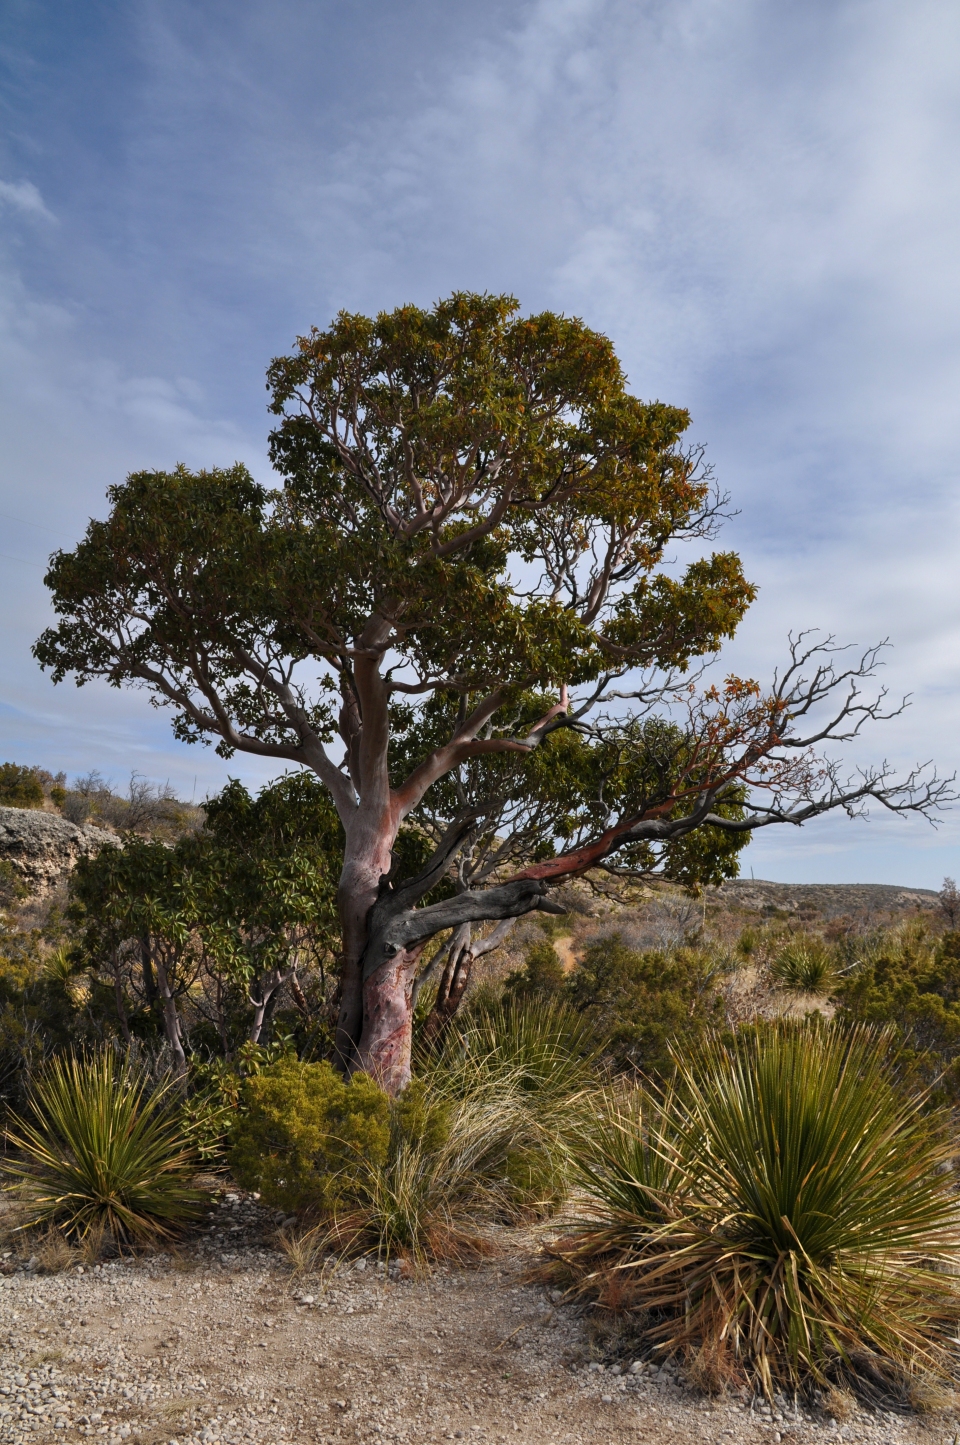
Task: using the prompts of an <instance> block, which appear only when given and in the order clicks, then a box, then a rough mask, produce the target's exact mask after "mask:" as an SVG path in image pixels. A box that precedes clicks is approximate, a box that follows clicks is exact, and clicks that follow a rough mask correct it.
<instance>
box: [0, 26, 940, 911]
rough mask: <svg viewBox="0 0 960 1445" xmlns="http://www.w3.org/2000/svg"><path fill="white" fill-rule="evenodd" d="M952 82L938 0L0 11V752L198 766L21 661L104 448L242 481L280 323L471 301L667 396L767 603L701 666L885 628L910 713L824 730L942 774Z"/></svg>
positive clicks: (728, 536)
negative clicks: (539, 325) (585, 345)
mask: <svg viewBox="0 0 960 1445" xmlns="http://www.w3.org/2000/svg"><path fill="white" fill-rule="evenodd" d="M958 75H960V11H958V10H957V7H956V6H955V5H953V4H950V3H947V0H936V3H933V0H930V3H928V0H912V3H911V4H910V5H909V6H905V5H903V4H902V3H900V0H889V3H888V0H868V3H847V0H829V3H819V0H798V3H792V0H766V3H760V0H754V3H750V0H661V3H643V0H538V3H526V4H524V3H517V0H515V3H512V4H506V3H496V0H484V3H483V4H480V3H477V0H472V3H467V0H442V3H441V0H392V3H389V4H388V3H383V0H379V3H374V0H355V3H354V4H352V5H349V6H347V5H343V4H342V3H337V4H334V3H327V0H309V3H308V0H271V3H270V4H265V3H262V0H260V3H250V0H230V3H226V0H222V3H220V0H189V3H180V0H125V3H123V4H120V3H102V0H101V3H98V0H87V3H86V4H85V5H83V6H79V5H76V4H71V3H65V0H60V3H43V0H7V3H6V4H5V6H4V7H3V10H2V15H0V119H2V138H0V375H2V384H0V433H2V436H3V446H2V449H0V554H2V556H0V605H2V615H3V619H4V624H5V625H4V627H3V629H2V631H0V753H2V754H3V756H4V757H7V758H12V759H16V760H17V761H22V762H37V763H40V764H42V765H44V766H47V767H50V768H51V769H54V770H56V769H59V768H64V769H66V770H67V771H68V772H69V773H70V774H74V773H77V772H81V771H86V770H87V769H89V768H90V767H98V768H99V769H100V770H101V772H103V773H105V774H107V775H108V776H111V777H112V778H113V779H114V780H115V782H117V783H119V784H122V783H123V782H124V781H125V779H126V776H127V774H128V773H129V770H130V769H131V767H136V768H137V769H139V770H140V771H141V772H143V773H145V774H147V775H148V776H149V777H152V778H154V779H157V780H163V779H165V778H169V779H170V780H171V781H172V782H173V783H174V784H175V785H176V786H177V787H178V788H180V789H181V790H183V791H185V792H186V793H187V794H188V795H189V794H190V793H191V792H193V791H194V790H195V791H196V794H197V796H203V795H204V794H205V793H207V792H208V791H211V790H213V789H215V788H217V787H219V786H220V784H221V783H222V782H223V781H224V779H225V776H226V773H227V766H226V765H224V764H223V763H221V762H220V761H219V760H218V759H217V758H216V757H215V756H214V755H213V753H212V752H211V751H210V750H202V749H197V748H186V747H179V746H177V745H176V744H175V743H174V742H173V740H172V738H171V737H170V735H169V730H168V724H167V722H166V718H165V716H164V715H163V714H162V713H157V712H155V711H154V710H152V709H151V708H150V706H149V704H148V701H147V699H146V697H145V696H143V695H142V694H136V693H130V692H116V691H112V690H110V689H107V688H98V687H88V688H85V689H82V690H81V691H79V692H78V691H77V690H76V689H75V688H74V687H73V686H72V684H63V685H61V686H60V687H58V688H53V687H52V686H51V685H50V683H49V681H48V680H47V679H46V678H45V677H44V676H43V675H42V674H40V673H39V672H38V670H37V669H36V667H35V665H34V663H33V662H32V659H31V657H30V651H29V649H30V643H31V642H32V640H33V638H34V637H35V636H36V635H37V633H38V632H39V631H40V629H41V628H42V627H43V626H44V624H45V622H46V620H47V617H48V607H47V602H46V596H45V591H44V588H43V584H42V574H43V563H44V559H45V557H46V556H47V554H48V553H49V552H50V551H51V550H52V549H53V548H55V547H57V546H60V545H65V546H69V545H70V544H71V543H72V542H74V541H75V540H76V539H77V538H78V537H79V535H80V533H81V532H82V529H83V527H84V525H85V523H86V520H87V518H88V517H89V516H91V515H96V514H102V512H103V510H104V503H103V494H104V491H105V489H106V487H107V486H108V485H109V484H110V483H112V482H114V481H117V480H120V479H122V477H123V476H124V475H125V474H126V472H127V471H129V470H131V469H133V468H135V467H136V468H140V467H150V466H157V467H169V466H171V465H172V464H173V463H174V462H175V461H178V460H181V461H185V462H187V463H188V464H190V465H193V466H199V465H214V464H227V463H229V462H232V461H233V460H235V459H237V458H239V459H242V460H244V461H245V462H247V463H248V464H249V465H250V466H251V468H252V469H253V470H254V472H255V473H256V474H257V475H259V476H261V477H265V476H266V475H267V466H266V460H265V442H266V435H267V430H268V419H267V416H266V411H265V393H264V383H263V372H264V368H265V366H266V363H267V362H268V360H269V359H270V357H271V356H273V355H275V354H276V353H278V352H281V351H284V350H286V349H287V348H288V347H289V345H290V343H291V342H292V340H293V338H294V336H295V335H296V334H297V333H298V332H301V331H304V330H306V329H307V328H308V327H309V326H310V325H311V324H314V323H315V324H318V325H323V324H324V323H325V322H327V321H328V320H329V318H330V317H331V316H332V315H333V313H334V312H335V311H336V310H338V309H339V308H340V307H347V308H350V309H357V310H364V311H373V310H377V309H381V308H385V307H392V306H394V305H397V304H399V303H400V302H403V301H408V300H412V301H416V302H420V303H424V304H429V303H430V302H431V301H433V300H434V299H436V298H437V297H438V296H440V295H443V294H446V293H447V292H449V291H451V290H453V289H454V288H462V289H475V290H484V289H489V290H498V291H500V290H507V291H512V292H513V293H514V294H516V295H517V296H518V297H519V298H520V300H521V302H522V304H523V305H524V307H525V308H529V309H539V308H542V307H552V308H556V309H561V310H565V311H568V312H571V313H575V314H578V315H580V316H582V317H583V318H584V319H585V320H586V321H587V322H589V323H590V324H591V325H594V326H596V327H598V328H599V329H601V330H605V331H607V332H608V333H609V334H610V335H611V336H612V337H613V338H614V340H615V342H616V345H617V347H618V350H619V352H620V355H621V356H622V358H623V360H624V363H625V365H626V368H627V370H628V373H629V376H630V379H631V384H632V386H633V388H634V390H635V391H636V392H637V393H638V394H640V395H642V396H644V397H660V398H662V399H664V400H667V401H670V402H674V403H677V404H679V405H684V406H687V407H689V408H690V410H691V411H692V413H693V417H694V426H693V435H694V436H695V437H696V438H697V439H698V440H701V441H704V442H706V443H707V444H708V447H709V455H710V458H711V460H712V461H713V463H714V466H715V468H716V471H717V475H718V478H719V480H720V481H721V483H722V484H723V485H724V486H725V487H726V488H727V489H728V490H729V491H730V492H731V493H732V495H733V500H734V503H735V505H736V506H737V507H738V508H739V515H738V516H737V517H736V518H735V519H734V520H733V521H732V522H731V523H729V524H728V526H727V528H726V529H725V533H724V541H725V544H727V545H733V546H736V547H737V548H738V549H739V550H740V551H741V552H742V554H743V556H744V559H745V563H746V567H747V571H748V574H749V575H750V576H751V577H752V578H753V579H754V580H756V581H757V582H758V583H759V584H760V587H761V591H760V596H759V599H758V601H757V602H756V604H755V605H754V608H753V611H752V613H751V615H750V617H749V618H748V620H747V622H746V623H745V624H744V626H743V629H742V632H741V634H740V635H739V637H738V639H737V640H736V642H735V644H734V646H733V647H732V648H731V651H730V666H731V667H734V666H735V667H736V668H737V669H738V670H740V671H742V672H750V673H752V674H754V675H756V676H759V677H761V678H764V677H766V676H768V675H769V673H770V671H771V670H772V668H773V667H774V666H775V665H776V662H777V660H778V659H779V658H780V657H782V654H783V647H784V639H785V635H786V632H787V630H788V629H789V628H791V627H793V628H797V627H802V626H817V627H822V628H825V629H828V630H830V631H833V632H836V633H837V634H838V635H839V636H840V637H841V638H842V639H844V640H852V641H858V642H869V641H873V640H876V639H878V638H882V637H886V636H889V638H890V640H891V642H892V643H893V645H894V647H893V651H892V652H891V654H890V656H889V662H888V665H887V668H886V674H887V675H886V677H885V681H886V682H887V683H888V684H889V686H890V687H891V689H892V690H893V691H895V692H896V691H899V692H910V693H912V694H913V706H912V707H911V709H910V710H909V711H908V712H907V713H906V714H905V715H904V716H903V717H902V718H900V719H898V720H897V721H895V722H892V723H888V724H886V725H885V726H883V727H881V728H877V729H875V730H874V731H873V732H872V733H871V734H870V735H869V736H868V737H867V738H865V740H864V742H863V744H862V745H860V746H859V747H858V749H857V750H856V751H855V752H854V753H851V754H849V756H850V757H851V760H852V761H861V760H867V759H871V758H872V759H878V758H880V757H884V756H886V757H889V758H890V759H891V760H892V761H894V762H896V763H898V764H901V765H904V766H907V765H909V764H911V763H913V762H914V761H917V760H921V761H922V760H925V759H927V758H934V759H936V761H937V762H938V764H939V765H940V767H941V769H942V770H944V771H946V772H951V771H953V770H954V768H956V767H957V766H958V765H960V646H958V643H960V595H958V592H960V589H958V572H960V569H958V566H957V555H958V542H960V486H958V474H960V460H958V458H960V406H958V391H960V386H958V383H960V171H958V162H957V156H958V154H960V144H958V142H960V83H958V79H957V77H958ZM229 771H231V772H232V773H234V774H239V775H241V776H243V777H245V778H246V779H247V780H249V781H257V780H258V779H260V778H263V777H264V776H265V773H264V772H263V770H262V769H261V768H259V766H258V765H256V764H253V763H250V762H248V761H245V760H243V759H235V760H233V761H232V762H231V764H230V765H229ZM751 868H752V869H753V871H754V872H755V874H756V876H757V877H770V878H778V879H783V880H788V881H789V880H797V881H804V880H807V881H814V880H816V881H889V882H903V883H910V884H913V885H923V886H927V887H938V886H939V884H940V881H941V879H942V877H943V876H944V874H946V873H950V874H952V875H954V876H956V875H957V874H958V873H960V811H957V810H955V811H954V812H953V813H951V814H950V815H948V816H947V817H946V818H945V820H944V823H943V825H942V826H941V828H940V829H939V831H937V832H934V831H933V830H931V829H930V828H929V827H928V826H926V825H925V824H922V823H919V822H917V823H904V822H902V821H900V820H897V819H893V818H884V817H880V816H876V817H874V818H872V819H871V820H870V821H869V822H849V821H847V820H846V819H830V820H825V821H822V822H820V823H818V824H814V825H810V826H808V827H807V828H804V829H803V830H802V831H794V830H792V829H790V830H786V829H776V830H768V832H767V833H765V834H764V835H762V836H761V837H759V838H758V839H757V840H756V841H755V842H754V844H753V845H752V846H751V849H750V851H749V853H748V855H747V860H746V871H747V872H749V871H750V869H751Z"/></svg>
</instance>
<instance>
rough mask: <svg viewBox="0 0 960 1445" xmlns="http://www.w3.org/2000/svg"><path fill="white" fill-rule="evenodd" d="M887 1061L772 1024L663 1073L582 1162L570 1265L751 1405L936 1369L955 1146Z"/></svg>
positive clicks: (954, 1312)
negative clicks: (862, 1379)
mask: <svg viewBox="0 0 960 1445" xmlns="http://www.w3.org/2000/svg"><path fill="white" fill-rule="evenodd" d="M886 1053H887V1040H886V1039H885V1038H884V1037H882V1036H877V1035H875V1034H872V1033H871V1032H869V1031H865V1030H862V1029H861V1030H859V1031H854V1032H849V1031H845V1030H841V1029H838V1028H828V1027H813V1026H810V1025H800V1024H796V1025H788V1024H781V1025H779V1026H775V1027H774V1026H771V1027H768V1028H764V1029H759V1030H754V1031H752V1032H750V1033H746V1034H744V1035H741V1036H740V1038H738V1039H737V1040H736V1041H734V1042H733V1043H731V1044H729V1045H720V1044H718V1043H708V1044H706V1045H704V1046H703V1047H701V1048H699V1049H696V1050H694V1051H693V1052H692V1053H689V1054H685V1055H682V1056H681V1055H678V1057H677V1067H678V1073H679V1080H678V1084H677V1087H676V1089H675V1090H674V1091H673V1092H670V1093H668V1094H666V1095H664V1096H663V1097H662V1098H661V1100H660V1101H659V1102H658V1101H656V1100H653V1101H648V1102H647V1104H646V1106H645V1107H644V1108H643V1109H642V1110H641V1111H640V1112H638V1111H637V1110H636V1109H633V1108H630V1107H627V1108H625V1109H624V1110H622V1111H621V1112H620V1114H619V1115H616V1116H614V1117H613V1119H612V1121H611V1122H610V1124H608V1126H607V1128H606V1130H605V1131H601V1133H600V1135H599V1136H598V1137H597V1138H596V1139H595V1140H593V1141H590V1142H588V1143H585V1144H584V1145H583V1146H582V1152H581V1169H582V1175H583V1177H584V1179H585V1180H586V1182H587V1186H588V1188H589V1189H590V1191H591V1193H592V1196H593V1207H594V1212H595V1222H594V1224H593V1225H592V1226H590V1227H588V1228H587V1229H586V1230H585V1231H584V1233H583V1235H582V1237H581V1239H580V1240H579V1242H578V1243H577V1244H576V1245H575V1246H573V1247H572V1248H571V1249H570V1250H569V1253H568V1257H569V1259H570V1261H571V1262H572V1263H573V1264H574V1265H575V1266H576V1267H577V1269H578V1270H579V1271H581V1272H587V1271H589V1272H594V1273H595V1272H596V1271H597V1270H598V1267H599V1271H600V1272H599V1274H598V1275H597V1276H596V1278H597V1279H600V1278H601V1277H602V1276H605V1275H606V1274H608V1273H609V1271H611V1270H613V1271H616V1272H617V1274H618V1277H619V1278H621V1279H624V1278H625V1279H626V1280H627V1281H628V1283H629V1286H630V1289H631V1293H632V1298H631V1303H632V1305H633V1306H634V1307H635V1308H639V1309H642V1310H648V1311H650V1312H651V1316H650V1322H649V1325H648V1327H647V1337H648V1339H649V1340H652V1341H657V1342H659V1344H660V1346H661V1348H663V1349H664V1350H666V1351H667V1352H668V1353H669V1352H674V1351H685V1352H698V1353H699V1355H700V1357H703V1356H704V1355H706V1356H708V1357H710V1358H712V1359H713V1360H714V1361H715V1362H717V1365H718V1369H719V1371H720V1373H721V1375H722V1374H724V1373H726V1376H727V1378H733V1377H735V1376H736V1375H737V1374H740V1375H741V1376H746V1377H747V1378H748V1379H749V1380H751V1381H752V1382H753V1383H754V1384H755V1385H757V1386H759V1387H760V1388H761V1389H762V1390H763V1391H764V1392H765V1393H767V1394H768V1395H769V1394H771V1393H772V1392H773V1391H774V1389H776V1388H790V1389H795V1388H798V1387H803V1386H809V1385H811V1384H824V1383H825V1382H827V1381H828V1380H829V1379H830V1378H836V1377H837V1375H838V1373H841V1374H842V1373H848V1374H850V1375H856V1373H857V1371H858V1370H863V1371H864V1372H866V1373H867V1374H872V1377H873V1379H874V1381H876V1379H878V1378H882V1377H883V1375H884V1373H885V1374H886V1377H887V1379H888V1381H889V1382H890V1383H891V1384H896V1382H897V1380H898V1379H900V1378H901V1375H900V1372H909V1371H911V1370H913V1369H917V1368H919V1369H942V1368H944V1367H945V1366H946V1365H947V1362H948V1360H949V1359H950V1358H951V1357H952V1351H953V1343H952V1337H953V1335H954V1334H955V1331H956V1325H957V1320H958V1318H960V1294H958V1292H957V1290H956V1280H955V1274H956V1268H957V1264H958V1251H960V1209H958V1204H957V1198H956V1193H955V1189H954V1182H953V1174H952V1171H951V1170H949V1169H945V1165H946V1164H947V1163H948V1162H949V1161H951V1160H952V1159H953V1156H954V1153H955V1147H954V1145H953V1143H952V1141H951V1138H950V1129H949V1119H948V1117H947V1115H946V1114H944V1113H942V1112H940V1113H934V1114H932V1115H931V1114H926V1113H924V1111H923V1110H922V1109H920V1108H918V1101H917V1100H916V1099H915V1098H912V1097H909V1096H906V1095H904V1093H903V1092H902V1091H901V1090H900V1089H899V1088H898V1086H897V1084H896V1082H895V1080H894V1078H893V1076H892V1075H891V1074H890V1072H889V1070H888V1068H887V1065H886ZM593 1287H595V1285H594V1286H593Z"/></svg>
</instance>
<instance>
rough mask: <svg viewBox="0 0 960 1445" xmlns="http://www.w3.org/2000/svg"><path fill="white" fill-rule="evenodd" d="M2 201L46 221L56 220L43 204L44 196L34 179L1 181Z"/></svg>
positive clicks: (0, 194) (0, 196)
mask: <svg viewBox="0 0 960 1445" xmlns="http://www.w3.org/2000/svg"><path fill="white" fill-rule="evenodd" d="M0 202H2V203H5V204H6V205H8V206H13V208H14V210H17V211H22V212H23V213H24V214H25V215H27V216H41V217H42V218H43V220H45V221H56V216H54V215H52V214H51V212H50V211H48V210H47V208H46V206H45V205H44V204H43V197H42V196H41V194H40V192H39V191H38V190H37V188H36V186H35V185H34V184H33V182H32V181H0Z"/></svg>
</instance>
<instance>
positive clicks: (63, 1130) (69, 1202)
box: [4, 1050, 203, 1242]
mask: <svg viewBox="0 0 960 1445" xmlns="http://www.w3.org/2000/svg"><path fill="white" fill-rule="evenodd" d="M30 1104H31V1116H32V1117H30V1118H28V1119H17V1118H14V1120H13V1122H12V1127H11V1128H10V1129H9V1130H8V1131H7V1136H6V1137H7V1140H8V1142H9V1144H10V1145H12V1146H13V1148H14V1149H15V1150H16V1151H17V1156H16V1157H14V1158H13V1159H8V1160H7V1162H6V1163H5V1165H4V1173H5V1174H6V1176H7V1178H8V1181H9V1183H8V1186H7V1187H9V1188H14V1189H16V1190H17V1192H18V1193H19V1195H20V1196H21V1197H22V1198H23V1199H24V1200H25V1201H26V1203H27V1206H28V1211H29V1218H28V1221H27V1227H31V1226H34V1225H40V1224H56V1225H58V1226H59V1227H60V1228H62V1229H63V1231H64V1232H65V1233H66V1234H68V1235H70V1234H72V1235H77V1236H79V1237H80V1238H83V1237H85V1236H88V1235H91V1234H92V1235H94V1236H95V1235H97V1234H98V1233H99V1232H100V1231H102V1230H103V1229H106V1230H108V1231H109V1232H110V1233H111V1234H112V1235H113V1236H114V1238H116V1239H117V1240H129V1241H134V1242H146V1241H149V1240H151V1239H157V1238H165V1237H169V1236H171V1235H172V1234H173V1233H174V1232H175V1231H176V1230H177V1229H178V1228H180V1227H181V1226H183V1225H184V1224H186V1223H188V1222H189V1221H190V1220H192V1219H195V1218H196V1217H197V1215H198V1213H199V1206H200V1202H201V1200H202V1197H203V1196H202V1195H201V1194H199V1193H198V1192H197V1191H196V1190H195V1189H192V1188H191V1187H190V1177H191V1174H192V1173H193V1170H194V1168H195V1165H196V1154H195V1152H194V1149H193V1147H192V1145H191V1142H190V1140H189V1138H188V1137H187V1135H186V1134H185V1132H184V1128H183V1124H182V1121H181V1118H180V1112H179V1107H178V1104H179V1101H178V1099H177V1098H176V1096H175V1094H174V1093H173V1091H172V1087H171V1085H170V1084H166V1085H161V1086H159V1087H156V1088H151V1085H150V1082H149V1080H148V1078H147V1077H146V1075H144V1074H143V1073H141V1072H138V1071H137V1069H136V1068H134V1067H133V1066H132V1065H131V1064H130V1063H129V1062H123V1061H122V1060H120V1059H118V1058H117V1057H116V1055H114V1054H113V1053H112V1052H111V1051H110V1050H103V1051H101V1052H100V1053H98V1054H94V1055H91V1056H89V1057H86V1058H78V1057H77V1056H76V1055H63V1056H60V1057H58V1058H56V1059H54V1060H53V1061H52V1063H50V1064H49V1065H48V1066H47V1068H46V1069H45V1070H44V1071H43V1072H42V1073H41V1074H40V1075H39V1077H38V1078H37V1079H36V1081H35V1082H34V1085H33V1089H32V1093H31V1099H30Z"/></svg>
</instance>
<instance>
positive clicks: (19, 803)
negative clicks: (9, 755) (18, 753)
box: [0, 763, 44, 808]
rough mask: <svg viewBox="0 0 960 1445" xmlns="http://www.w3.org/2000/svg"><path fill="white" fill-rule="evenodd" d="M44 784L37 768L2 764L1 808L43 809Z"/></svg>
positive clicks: (0, 779) (0, 766)
mask: <svg viewBox="0 0 960 1445" xmlns="http://www.w3.org/2000/svg"><path fill="white" fill-rule="evenodd" d="M43 797H44V793H43V783H42V782H41V781H40V779H39V777H38V776H37V772H36V769H35V768H25V767H21V766H20V765H19V764H18V763H0V807H3V808H42V807H43Z"/></svg>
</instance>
